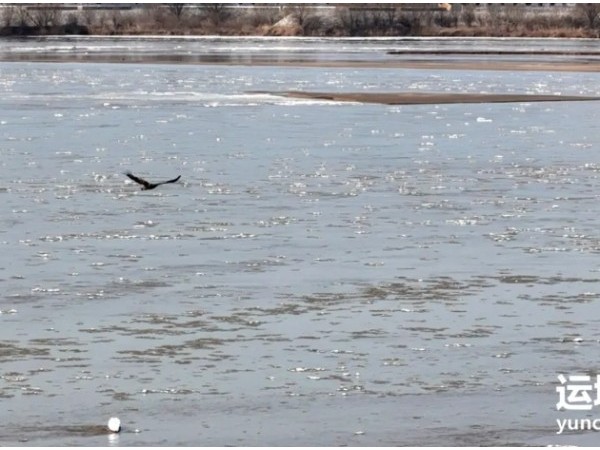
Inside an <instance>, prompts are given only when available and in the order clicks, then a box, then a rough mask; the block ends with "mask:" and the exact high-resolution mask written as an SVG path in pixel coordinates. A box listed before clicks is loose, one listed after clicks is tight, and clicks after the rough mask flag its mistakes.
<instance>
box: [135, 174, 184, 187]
mask: <svg viewBox="0 0 600 450" xmlns="http://www.w3.org/2000/svg"><path fill="white" fill-rule="evenodd" d="M125 175H127V176H128V177H129V178H131V179H132V180H133V181H135V182H136V183H139V184H141V185H142V191H149V190H150V189H154V188H155V187H158V186H160V185H161V184H167V183H175V182H176V181H178V180H179V179H180V178H181V175H179V176H178V177H177V178H173V179H172V180H168V181H161V182H160V183H150V182H149V181H146V180H144V179H143V178H140V177H136V176H135V175H134V174H132V173H131V172H125Z"/></svg>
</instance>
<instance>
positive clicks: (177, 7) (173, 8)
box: [167, 3, 185, 20]
mask: <svg viewBox="0 0 600 450" xmlns="http://www.w3.org/2000/svg"><path fill="white" fill-rule="evenodd" d="M184 8H185V3H169V4H168V5H167V9H168V10H169V12H170V13H171V14H173V15H174V16H175V17H176V18H177V20H181V18H182V16H183V13H184V11H185V9H184Z"/></svg>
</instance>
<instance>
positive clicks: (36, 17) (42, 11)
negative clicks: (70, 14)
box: [27, 3, 61, 30]
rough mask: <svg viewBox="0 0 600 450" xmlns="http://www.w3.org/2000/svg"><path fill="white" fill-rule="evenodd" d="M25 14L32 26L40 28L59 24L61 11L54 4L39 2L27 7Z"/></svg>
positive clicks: (43, 28)
mask: <svg viewBox="0 0 600 450" xmlns="http://www.w3.org/2000/svg"><path fill="white" fill-rule="evenodd" d="M27 14H28V16H29V19H30V21H31V23H32V24H33V26H34V27H36V28H39V29H40V30H45V29H48V28H50V27H52V26H56V25H60V16H61V12H60V10H59V8H58V6H56V5H52V4H49V3H48V4H44V3H40V4H38V5H35V6H31V7H28V8H27Z"/></svg>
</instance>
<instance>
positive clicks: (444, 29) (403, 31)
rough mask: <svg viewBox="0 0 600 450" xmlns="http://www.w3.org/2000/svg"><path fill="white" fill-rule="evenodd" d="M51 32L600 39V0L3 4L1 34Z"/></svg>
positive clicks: (0, 10) (26, 34) (0, 6)
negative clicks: (539, 0)
mask: <svg viewBox="0 0 600 450" xmlns="http://www.w3.org/2000/svg"><path fill="white" fill-rule="evenodd" d="M119 5H120V6H119ZM236 5H237V6H236ZM531 5H546V6H537V7H532V6H531ZM50 34H53V35H56V34H59V35H60V34H79V35H86V34H91V35H148V34H151V35H223V36H333V37H345V36H365V37H368V36H448V37H460V36H482V37H484V36H488V37H577V38H598V37H600V4H596V3H578V4H566V3H562V4H561V3H547V4H444V3H420V4H411V3H364V4H358V3H355V4H343V3H330V4H320V5H319V4H308V3H296V4H292V3H288V4H260V3H254V4H247V5H246V6H243V7H242V6H239V5H238V4H227V3H210V4H208V3H204V4H202V3H195V4H185V3H169V4H158V3H153V4H143V3H142V4H113V5H110V4H106V5H104V6H102V4H82V5H81V6H78V5H77V4H50V3H38V4H35V3H32V4H10V3H4V4H1V5H0V36H28V35H50Z"/></svg>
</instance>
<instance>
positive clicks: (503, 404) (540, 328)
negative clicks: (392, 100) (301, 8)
mask: <svg viewBox="0 0 600 450" xmlns="http://www.w3.org/2000/svg"><path fill="white" fill-rule="evenodd" d="M294 89H298V90H314V91H326V90H331V91H351V92H361V91H367V92H368V91H373V92H386V91H389V92H397V91H409V92H410V91H414V92H423V91H427V92H431V91H435V92H497V93H513V92H517V93H539V94H557V93H558V94H560V93H562V94H586V95H600V76H599V75H596V74H578V73H564V72H563V73H544V72H535V73H533V72H521V73H517V72H515V73H511V72H502V73H500V72H489V71H486V72H463V71H452V70H448V71H443V72H436V73H431V72H428V71H420V70H397V69H396V70H385V69H319V68H292V67H289V68H284V67H276V66H272V67H227V66H210V65H198V66H193V65H186V66H181V65H151V64H145V65H128V64H80V65H78V64H71V63H64V64H43V63H26V62H18V63H1V64H0V94H1V95H0V199H1V204H2V214H1V215H0V233H1V234H0V251H1V252H2V255H3V256H2V258H1V259H0V286H1V287H2V296H1V297H0V313H1V314H0V363H1V365H0V405H1V407H0V421H1V422H2V424H3V426H2V427H1V428H0V443H2V444H3V445H20V444H22V445H71V444H77V445H106V444H120V445H196V446H203V445H292V444H293V445H444V444H449V445H487V444H495V445H502V444H514V445H531V444H533V445H546V444H567V443H577V444H586V443H592V442H593V440H592V439H593V434H590V433H585V432H583V433H571V434H569V435H567V434H564V435H561V436H558V435H557V434H556V431H557V430H558V428H557V425H556V419H557V418H565V417H567V416H566V415H565V414H564V413H559V412H557V411H556V402H557V401H558V397H557V394H556V390H555V388H556V385H557V375H558V374H559V373H564V374H585V373H588V374H595V373H596V372H597V371H598V362H597V353H598V350H599V345H600V344H599V340H600V331H599V326H598V325H599V321H600V315H599V314H598V313H599V308H598V302H599V297H600V288H599V283H600V273H599V271H600V263H599V262H598V255H599V253H600V232H599V231H598V230H599V227H598V213H597V211H598V199H599V194H598V192H599V190H600V179H599V174H600V163H599V162H598V154H597V148H598V144H599V134H598V128H597V124H598V121H599V119H600V117H599V116H600V114H599V109H598V104H597V103H596V102H582V103H569V102H562V103H518V104H481V105H443V106H436V105H427V106H425V105H424V106H396V107H391V106H383V105H372V104H371V105H365V104H351V103H348V104H342V103H327V102H319V101H307V100H298V99H286V98H282V97H278V96H276V95H268V94H254V93H252V92H253V91H257V90H260V91H286V90H294ZM127 170H131V171H133V172H134V173H135V174H138V175H140V176H143V177H146V178H148V179H150V180H152V181H158V180H161V179H168V178H172V177H174V176H176V175H179V174H181V176H182V178H181V180H180V182H179V183H177V184H171V185H165V186H161V187H160V188H158V189H156V190H154V191H146V192H143V191H140V190H139V187H138V186H137V185H135V184H133V183H132V182H130V181H129V180H128V179H127V178H126V177H125V176H124V175H123V173H124V172H125V171H127ZM592 413H593V411H592ZM111 416H118V417H120V419H121V421H122V422H123V426H124V429H123V432H122V433H121V434H120V435H118V436H115V435H112V436H109V435H108V434H107V433H105V431H104V429H103V426H104V424H105V423H106V421H107V420H108V418H109V417H111ZM568 417H575V416H573V415H571V416H568Z"/></svg>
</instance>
